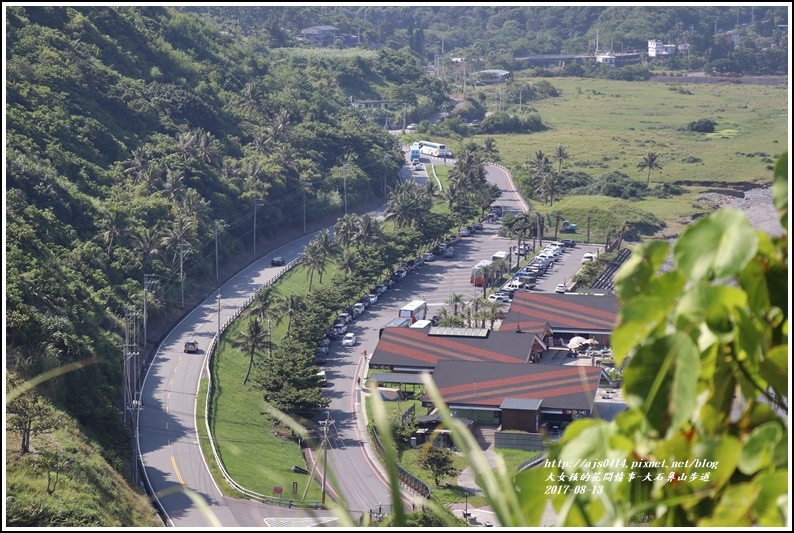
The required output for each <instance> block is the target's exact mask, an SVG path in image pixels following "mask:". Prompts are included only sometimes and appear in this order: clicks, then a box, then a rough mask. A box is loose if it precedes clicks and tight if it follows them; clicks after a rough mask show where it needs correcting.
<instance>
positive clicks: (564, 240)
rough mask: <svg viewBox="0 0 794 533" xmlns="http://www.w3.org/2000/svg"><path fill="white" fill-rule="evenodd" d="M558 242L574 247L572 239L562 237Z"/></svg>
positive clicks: (574, 242) (574, 243)
mask: <svg viewBox="0 0 794 533" xmlns="http://www.w3.org/2000/svg"><path fill="white" fill-rule="evenodd" d="M560 242H561V243H563V244H564V245H565V246H567V247H568V248H574V247H576V241H575V240H573V239H562V240H561V241H560Z"/></svg>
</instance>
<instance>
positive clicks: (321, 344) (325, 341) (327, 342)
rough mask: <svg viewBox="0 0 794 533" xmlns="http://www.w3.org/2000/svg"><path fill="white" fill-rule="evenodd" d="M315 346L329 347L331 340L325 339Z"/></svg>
mask: <svg viewBox="0 0 794 533" xmlns="http://www.w3.org/2000/svg"><path fill="white" fill-rule="evenodd" d="M317 346H331V339H329V338H328V337H325V338H324V339H323V340H321V341H320V342H318V343H317Z"/></svg>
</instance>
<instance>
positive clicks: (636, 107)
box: [494, 78, 789, 184]
mask: <svg viewBox="0 0 794 533" xmlns="http://www.w3.org/2000/svg"><path fill="white" fill-rule="evenodd" d="M533 81H534V80H533ZM548 81H549V82H550V83H551V84H552V85H554V86H555V87H557V88H558V89H560V91H561V92H562V95H561V96H560V97H558V98H549V99H546V100H541V101H538V102H533V103H532V105H533V106H534V107H535V109H537V111H538V113H539V114H540V116H541V118H542V120H543V123H544V124H545V125H546V126H547V127H548V130H546V131H543V132H539V133H534V134H531V135H496V136H494V138H495V139H496V142H497V146H498V148H499V152H500V154H501V156H502V159H503V161H504V162H505V163H506V164H508V165H513V164H516V165H517V164H522V163H524V162H525V161H526V160H527V159H528V158H529V157H530V156H531V155H533V154H534V153H535V151H536V150H543V151H544V152H545V153H547V154H550V153H551V152H552V151H553V150H554V148H555V147H556V146H557V143H562V144H563V145H565V146H566V147H567V148H568V153H569V154H570V155H571V158H570V159H569V160H568V161H567V163H566V165H565V168H568V169H572V170H582V171H584V172H587V173H589V174H591V175H594V176H598V175H600V174H603V173H606V172H609V171H613V170H617V171H620V172H624V173H626V174H628V175H629V176H632V177H636V178H637V179H643V178H646V177H647V174H645V173H644V172H643V171H638V169H637V163H639V161H640V159H641V158H642V156H643V155H645V154H646V153H647V152H649V151H653V152H656V153H657V154H658V155H659V158H660V163H661V164H662V166H663V167H664V168H663V170H662V172H661V173H659V172H653V173H651V181H652V182H686V183H689V182H699V183H711V182H719V183H737V182H751V183H759V184H760V183H764V184H765V183H770V182H771V181H772V174H771V171H770V170H769V169H767V168H766V167H767V165H772V164H773V162H772V161H765V159H771V160H774V159H775V157H776V156H777V155H779V154H780V153H782V152H783V151H784V150H786V147H787V146H788V123H789V118H788V112H789V110H788V88H787V87H767V86H760V85H739V84H698V85H695V84H690V85H673V84H664V83H652V82H622V81H609V80H596V79H582V78H552V79H549V80H548ZM679 88H680V89H681V90H680V91H679V90H678V89H679ZM685 93H691V94H685ZM701 118H707V119H711V120H713V121H715V122H716V123H717V126H716V128H717V131H716V132H715V133H714V134H703V133H694V132H689V131H686V126H687V124H688V123H690V122H693V121H695V120H698V119H701ZM690 155H693V156H695V157H697V158H700V159H701V160H702V162H699V163H686V162H684V161H683V160H684V158H687V157H688V156H690Z"/></svg>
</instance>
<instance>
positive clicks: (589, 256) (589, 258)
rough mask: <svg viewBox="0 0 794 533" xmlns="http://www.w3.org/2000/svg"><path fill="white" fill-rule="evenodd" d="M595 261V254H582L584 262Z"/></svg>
mask: <svg viewBox="0 0 794 533" xmlns="http://www.w3.org/2000/svg"><path fill="white" fill-rule="evenodd" d="M593 261H595V254H591V253H589V252H588V253H586V254H584V255H583V256H582V264H585V263H592V262H593Z"/></svg>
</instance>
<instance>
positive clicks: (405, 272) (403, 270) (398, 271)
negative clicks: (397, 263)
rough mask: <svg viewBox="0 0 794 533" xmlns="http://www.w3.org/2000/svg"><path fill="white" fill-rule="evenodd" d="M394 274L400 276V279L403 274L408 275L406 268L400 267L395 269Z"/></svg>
mask: <svg viewBox="0 0 794 533" xmlns="http://www.w3.org/2000/svg"><path fill="white" fill-rule="evenodd" d="M396 274H397V275H398V276H400V279H403V278H404V277H405V276H407V275H408V269H407V268H400V269H398V270H397V272H396Z"/></svg>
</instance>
